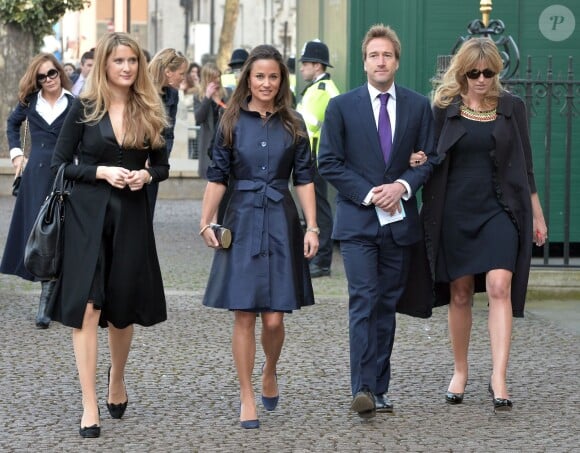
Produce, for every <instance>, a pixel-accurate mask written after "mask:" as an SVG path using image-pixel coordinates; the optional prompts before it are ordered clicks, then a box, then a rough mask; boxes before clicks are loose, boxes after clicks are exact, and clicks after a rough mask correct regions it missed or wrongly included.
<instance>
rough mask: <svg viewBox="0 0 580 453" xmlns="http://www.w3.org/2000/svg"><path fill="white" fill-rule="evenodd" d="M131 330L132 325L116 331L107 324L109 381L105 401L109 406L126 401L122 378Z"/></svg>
mask: <svg viewBox="0 0 580 453" xmlns="http://www.w3.org/2000/svg"><path fill="white" fill-rule="evenodd" d="M133 330H134V329H133V325H130V326H128V327H125V328H124V329H117V328H116V327H115V326H113V325H112V324H111V323H109V350H110V352H111V381H110V383H109V396H108V401H107V403H109V404H121V403H125V402H126V401H127V392H126V390H125V382H124V376H125V365H126V364H127V358H128V357H129V351H130V349H131V341H132V339H133Z"/></svg>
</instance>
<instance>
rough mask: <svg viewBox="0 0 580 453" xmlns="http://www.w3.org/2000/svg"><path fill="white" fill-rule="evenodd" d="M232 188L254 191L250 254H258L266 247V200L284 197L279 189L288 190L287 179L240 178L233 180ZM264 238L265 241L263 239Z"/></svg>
mask: <svg viewBox="0 0 580 453" xmlns="http://www.w3.org/2000/svg"><path fill="white" fill-rule="evenodd" d="M233 188H234V190H239V191H242V192H254V228H253V229H252V256H256V255H259V254H260V253H262V252H265V251H266V249H267V235H264V231H265V230H266V225H265V217H266V216H265V213H266V206H267V204H268V200H272V201H273V202H275V203H278V202H280V201H281V200H282V199H283V198H284V194H283V193H281V191H286V190H288V180H287V179H274V180H272V181H270V182H266V181H253V180H250V179H240V180H237V181H235V183H234V187H233ZM263 238H266V241H265V242H264V241H263Z"/></svg>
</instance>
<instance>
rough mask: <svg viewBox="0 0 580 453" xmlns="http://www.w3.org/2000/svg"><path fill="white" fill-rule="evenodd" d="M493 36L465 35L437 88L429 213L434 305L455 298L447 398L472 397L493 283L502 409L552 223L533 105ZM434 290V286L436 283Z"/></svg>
mask: <svg viewBox="0 0 580 453" xmlns="http://www.w3.org/2000/svg"><path fill="white" fill-rule="evenodd" d="M502 68H503V63H502V59H501V56H500V54H499V52H498V50H497V48H496V45H495V43H494V42H493V41H492V40H490V39H489V38H473V39H470V40H468V41H466V42H465V44H463V46H462V47H461V49H460V50H459V51H458V53H457V54H456V55H455V56H454V57H453V59H452V60H451V64H450V66H449V69H448V70H447V71H446V73H445V75H444V76H443V81H442V84H441V85H440V86H439V87H438V88H437V90H436V92H435V97H434V117H435V135H436V137H438V145H437V152H438V155H439V159H440V164H439V165H438V166H437V167H436V168H435V171H434V173H433V175H432V176H431V179H430V180H429V181H428V183H427V184H426V185H425V187H424V189H423V202H424V205H423V208H422V212H421V216H422V219H423V225H424V228H425V240H426V250H427V253H428V255H429V260H430V264H431V269H432V270H434V271H435V275H434V280H435V294H436V302H435V305H444V304H449V311H448V324H449V336H450V339H451V346H452V349H453V358H454V363H455V366H454V372H453V377H452V379H451V382H450V384H449V387H448V390H447V392H446V395H445V400H446V402H447V403H449V404H460V403H462V402H463V396H464V392H465V387H466V385H467V383H468V361H467V355H468V347H469V340H470V334H471V325H472V314H471V312H472V302H473V294H474V293H475V292H487V298H488V303H489V315H488V331H489V337H490V344H491V360H492V370H491V376H490V380H489V383H488V382H486V383H485V384H487V387H488V391H489V393H490V395H491V398H492V403H493V408H494V410H495V411H508V410H511V408H512V401H511V399H510V396H509V393H508V388H507V382H506V378H507V367H508V358H509V353H510V343H511V332H512V317H513V316H515V317H522V316H523V312H524V303H525V297H526V290H527V285H528V276H529V270H530V262H531V254H532V242H535V244H536V245H537V246H542V245H543V244H544V243H545V241H546V238H547V237H548V236H547V227H546V223H545V220H544V216H543V213H542V208H541V206H540V201H539V198H538V193H537V190H536V182H535V179H534V172H533V165H532V150H531V145H530V138H529V134H528V122H527V117H526V108H525V105H524V103H523V101H522V100H521V99H520V98H518V97H516V96H514V95H512V94H510V93H508V92H507V91H505V90H503V89H502V87H501V85H500V81H499V74H500V71H501V70H502ZM429 289H431V288H429Z"/></svg>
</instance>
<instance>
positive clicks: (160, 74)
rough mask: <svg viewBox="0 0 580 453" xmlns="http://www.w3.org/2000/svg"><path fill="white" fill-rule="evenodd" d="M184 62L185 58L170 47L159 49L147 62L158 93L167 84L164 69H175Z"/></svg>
mask: <svg viewBox="0 0 580 453" xmlns="http://www.w3.org/2000/svg"><path fill="white" fill-rule="evenodd" d="M184 63H185V64H186V65H187V64H188V61H187V58H185V56H184V55H183V54H182V53H181V52H179V51H177V50H175V49H172V48H167V49H163V50H160V51H159V52H157V53H156V54H155V56H154V57H153V59H152V60H151V62H150V63H149V73H150V74H151V78H152V79H153V83H154V84H155V86H156V87H157V91H158V92H159V93H161V92H162V88H163V87H164V86H167V85H168V83H167V75H165V71H172V72H174V71H177V70H178V69H179V68H181V66H183V64H184Z"/></svg>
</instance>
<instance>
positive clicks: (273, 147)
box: [200, 45, 319, 429]
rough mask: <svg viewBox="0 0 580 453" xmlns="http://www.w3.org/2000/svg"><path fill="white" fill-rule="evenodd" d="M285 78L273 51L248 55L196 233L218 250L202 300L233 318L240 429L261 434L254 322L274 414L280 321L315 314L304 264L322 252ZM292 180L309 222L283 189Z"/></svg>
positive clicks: (299, 128)
mask: <svg viewBox="0 0 580 453" xmlns="http://www.w3.org/2000/svg"><path fill="white" fill-rule="evenodd" d="M288 80H289V77H288V69H287V68H286V66H285V65H284V63H283V60H282V56H281V55H280V53H279V52H278V51H277V50H276V49H275V48H274V47H272V46H268V45H261V46H257V47H255V48H254V50H253V51H252V52H251V54H250V56H249V58H248V61H247V62H246V65H245V66H244V68H243V69H242V74H241V77H240V81H239V83H238V85H237V88H236V90H235V91H234V94H233V96H232V99H231V102H230V104H229V105H228V108H227V109H226V111H225V113H224V115H223V117H222V121H221V123H220V126H219V129H218V136H217V138H216V144H215V146H214V149H213V163H212V164H211V166H210V167H209V169H208V173H207V176H208V180H209V182H208V185H207V188H206V191H205V194H204V198H203V206H202V213H201V231H200V235H201V236H202V237H203V239H204V241H205V242H206V244H207V245H208V246H210V247H213V248H215V249H216V252H215V256H214V260H213V264H212V268H211V272H210V277H209V282H208V285H207V288H206V293H205V296H204V299H203V304H204V305H206V306H208V307H215V308H223V309H228V310H233V311H234V313H235V315H234V317H235V319H234V329H233V337H232V349H233V356H234V362H235V364H236V368H237V373H238V379H239V382H240V403H241V407H240V422H241V426H242V428H250V429H252V428H258V427H259V421H258V415H257V409H256V402H255V397H254V389H253V387H252V372H253V369H254V360H255V354H256V340H255V325H256V313H259V314H261V318H262V335H261V341H262V347H263V349H264V354H265V356H266V362H265V363H264V365H263V368H262V403H263V405H264V407H265V408H266V409H267V410H274V409H275V408H276V405H277V403H278V398H279V392H278V385H277V382H276V365H277V363H278V359H279V357H280V353H281V351H282V345H283V343H284V313H290V312H292V311H293V310H298V309H300V308H301V307H303V306H307V305H312V304H313V303H314V296H313V292H312V284H311V281H310V274H309V271H308V262H307V259H310V258H312V257H313V256H314V255H316V252H317V250H318V232H319V230H318V227H317V225H316V205H315V198H314V185H313V183H312V178H313V172H314V168H313V161H312V157H311V154H310V145H309V141H308V135H307V133H306V128H305V126H304V122H303V121H302V119H301V117H300V116H299V115H298V114H297V113H296V112H295V111H294V110H292V109H291V103H292V96H291V91H290V86H289V81H288ZM290 177H292V178H293V183H294V185H295V188H296V193H297V196H298V199H299V201H300V204H301V206H302V209H303V211H304V217H305V220H306V225H307V228H306V232H304V231H303V230H302V228H301V226H300V221H299V217H298V211H297V208H296V205H295V203H294V200H293V198H292V196H291V194H290V190H289V188H288V184H289V180H290ZM226 186H230V187H231V189H232V195H231V199H230V202H229V205H228V207H227V209H226V212H225V217H224V225H225V226H227V227H228V228H230V229H231V230H232V234H233V243H232V245H231V248H229V249H221V248H220V247H219V243H218V241H217V239H216V236H215V234H214V231H213V230H212V228H211V227H210V225H209V224H210V223H211V222H214V221H215V219H216V215H217V210H218V206H219V203H220V201H221V199H222V197H223V195H224V193H225V192H226Z"/></svg>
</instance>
